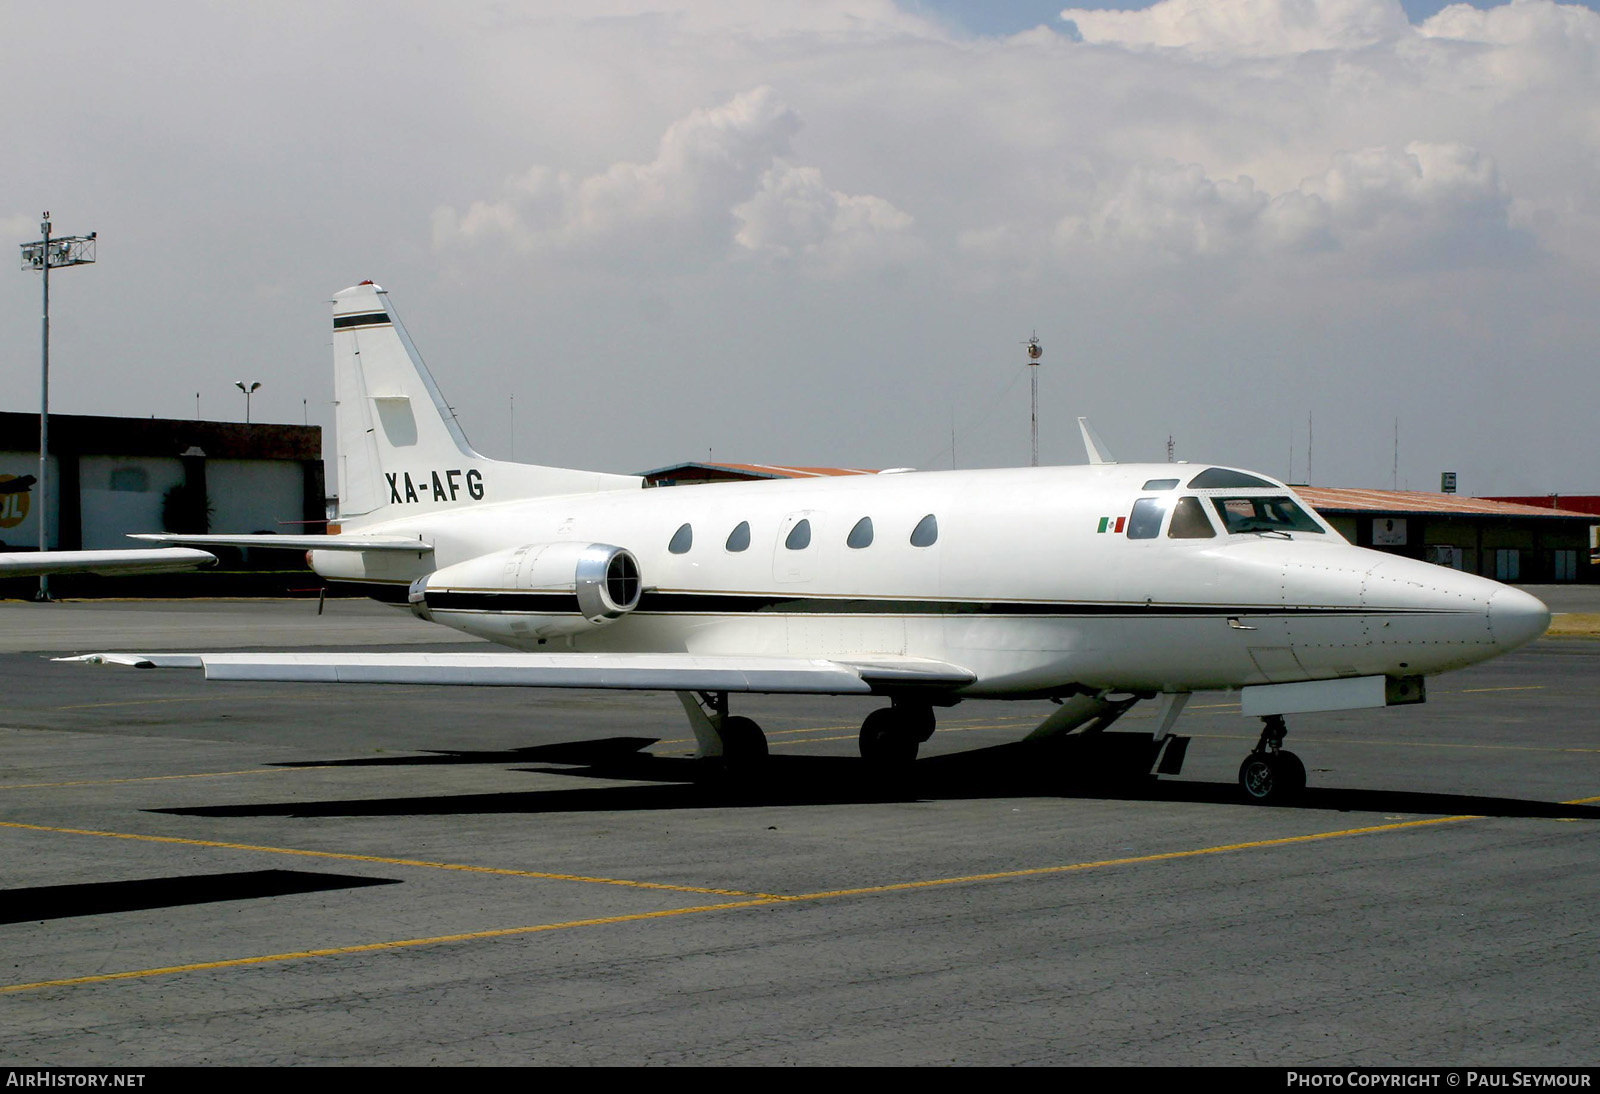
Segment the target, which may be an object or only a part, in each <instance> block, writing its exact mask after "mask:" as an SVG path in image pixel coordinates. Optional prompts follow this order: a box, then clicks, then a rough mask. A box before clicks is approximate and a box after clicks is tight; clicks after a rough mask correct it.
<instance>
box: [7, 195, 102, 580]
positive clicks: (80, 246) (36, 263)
mask: <svg viewBox="0 0 1600 1094" xmlns="http://www.w3.org/2000/svg"><path fill="white" fill-rule="evenodd" d="M39 230H40V232H42V233H43V237H44V238H42V239H37V240H35V241H34V242H32V243H24V244H23V245H22V268H23V269H24V270H38V271H39V272H40V273H41V274H43V275H44V309H43V312H42V314H41V317H40V320H39V550H41V551H48V550H49V549H50V271H51V269H52V268H54V267H56V266H87V265H88V264H90V263H91V262H93V261H94V251H95V237H96V236H97V235H99V233H98V232H90V233H89V234H88V235H86V236H56V237H55V238H53V239H52V238H51V236H50V211H49V210H48V209H47V210H45V212H44V213H43V215H42V216H41V217H40V224H39ZM34 599H36V600H49V599H50V579H49V577H47V576H45V575H42V574H41V575H40V577H39V591H38V592H37V593H35V594H34Z"/></svg>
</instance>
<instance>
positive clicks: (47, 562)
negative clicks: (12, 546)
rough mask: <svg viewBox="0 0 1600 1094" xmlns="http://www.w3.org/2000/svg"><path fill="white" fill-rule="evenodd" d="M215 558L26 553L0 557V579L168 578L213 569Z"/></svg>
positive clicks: (135, 552) (185, 551)
mask: <svg viewBox="0 0 1600 1094" xmlns="http://www.w3.org/2000/svg"><path fill="white" fill-rule="evenodd" d="M216 561H217V556H216V555H213V554H210V553H208V552H206V551H194V550H190V549H189V548H187V547H169V548H166V549H162V550H157V549H142V550H141V549H130V550H126V551H28V552H26V553H22V552H17V553H6V554H0V577H39V576H40V575H43V574H103V575H115V574H171V573H179V572H181V571H184V570H199V569H203V568H204V567H207V566H211V565H214V564H215V563H216Z"/></svg>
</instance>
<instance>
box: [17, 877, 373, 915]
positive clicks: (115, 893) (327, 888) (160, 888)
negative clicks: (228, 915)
mask: <svg viewBox="0 0 1600 1094" xmlns="http://www.w3.org/2000/svg"><path fill="white" fill-rule="evenodd" d="M399 884H400V881H399V879H397V878H373V877H354V876H350V875H346V874H321V873H315V872H311V871H305V870H250V871H246V872H243V873H233V874H194V875H190V876H187V877H157V878H140V879H138V880H136V881H96V882H87V883H84V884H79V885H38V886H34V887H33V888H31V889H0V923H37V922H42V921H44V920H47V919H68V918H71V917H73V916H83V915H115V914H117V913H119V912H142V911H149V910H151V909H154V908H180V907H186V906H189V905H194V904H215V903H218V902H220V901H225V900H259V899H261V898H262V897H275V896H290V895H293V894H297V893H326V892H331V891H333V890H336V889H359V888H365V887H366V886H369V885H399Z"/></svg>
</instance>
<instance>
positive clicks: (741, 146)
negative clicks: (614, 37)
mask: <svg viewBox="0 0 1600 1094" xmlns="http://www.w3.org/2000/svg"><path fill="white" fill-rule="evenodd" d="M799 129H800V118H799V115H798V114H796V113H795V111H794V110H792V109H791V108H790V107H788V106H787V105H785V104H784V103H783V102H782V101H780V100H779V99H778V97H777V95H776V94H775V93H774V92H773V90H772V89H771V88H768V87H759V88H756V89H754V90H751V91H746V92H743V93H741V94H738V95H735V96H734V97H733V98H731V99H730V100H728V101H727V102H725V103H723V104H722V105H720V106H716V107H712V108H708V109H698V110H695V111H693V112H691V113H690V114H688V115H686V116H685V117H683V118H680V119H678V120H677V121H675V122H673V123H672V124H671V125H670V126H668V127H667V130H666V132H665V133H664V134H662V136H661V140H660V142H659V145H658V147H657V152H656V158H655V159H654V160H651V161H650V162H649V163H631V162H622V163H616V164H613V165H612V166H611V167H609V168H607V169H606V170H605V171H602V172H600V173H598V174H595V175H590V176H587V177H582V178H579V177H576V176H574V175H572V174H570V173H567V172H563V171H557V170H555V169H552V168H550V167H547V166H542V165H539V166H534V167H532V168H530V169H529V170H528V171H527V172H525V173H524V174H523V175H522V176H520V177H519V178H516V179H513V180H512V181H511V182H510V183H509V184H508V185H507V186H506V188H505V190H504V192H503V193H502V194H501V195H500V196H499V197H498V198H496V199H493V200H485V201H476V202H473V203H472V204H471V205H470V206H468V207H467V209H466V211H465V212H464V213H458V212H457V211H456V210H455V209H453V208H450V207H442V208H440V209H439V210H438V211H436V212H435V214H434V243H435V245H436V246H440V247H446V246H449V245H452V244H455V243H458V242H467V243H473V242H480V241H485V240H490V239H507V240H510V241H511V242H513V243H514V244H515V245H516V246H517V247H519V248H521V249H523V250H525V251H536V252H537V251H566V252H571V251H577V250H583V249H587V248H600V249H604V248H605V247H606V246H607V245H609V244H613V243H619V242H620V243H622V244H625V245H626V246H628V247H629V248H630V251H633V252H635V253H636V252H637V250H638V249H639V248H640V247H641V246H642V245H645V244H648V246H649V247H650V248H652V249H656V250H669V249H670V250H673V251H676V252H677V253H680V254H681V253H682V251H683V250H684V249H686V248H687V249H689V250H696V249H704V248H713V249H716V248H726V247H727V246H728V245H729V244H730V241H731V244H732V245H734V246H736V247H737V248H739V249H741V250H743V251H747V252H754V253H761V254H765V255H768V256H772V257H781V258H789V257H801V256H825V257H827V258H828V259H830V260H831V261H840V260H843V259H845V258H848V257H850V256H852V255H864V254H866V253H868V251H869V250H870V244H871V241H872V240H873V239H874V238H875V237H877V236H880V235H887V234H895V233H900V232H903V231H905V230H906V229H907V228H909V227H910V224H911V218H910V217H909V216H907V215H906V214H905V213H903V212H901V211H900V210H898V209H896V208H895V207H894V206H893V205H892V204H890V203H889V202H887V201H885V200H883V199H882V198H878V197H874V196H872V195H864V194H847V193H844V192H842V191H839V190H834V189H831V188H829V187H828V186H827V185H825V184H824V182H823V180H822V173H821V172H820V171H819V170H818V169H817V168H815V167H806V166H800V165H797V164H794V163H793V162H791V161H790V160H789V159H787V158H785V157H786V155H787V154H788V153H789V151H790V148H791V143H792V141H793V138H794V136H795V134H796V133H797V132H799Z"/></svg>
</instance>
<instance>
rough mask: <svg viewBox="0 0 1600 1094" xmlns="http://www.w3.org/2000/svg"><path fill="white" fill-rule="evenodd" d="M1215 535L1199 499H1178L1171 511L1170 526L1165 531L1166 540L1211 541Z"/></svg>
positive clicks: (1215, 532) (1215, 531)
mask: <svg viewBox="0 0 1600 1094" xmlns="http://www.w3.org/2000/svg"><path fill="white" fill-rule="evenodd" d="M1216 534H1217V530H1216V529H1215V528H1213V527H1212V526H1211V520H1210V518H1208V517H1207V516H1206V507H1205V506H1203V505H1201V504H1200V499H1199V498H1192V497H1186V498H1179V499H1178V504H1177V506H1176V507H1174V508H1173V510H1172V525H1171V527H1169V528H1168V529H1167V538H1168V539H1211V538H1212V537H1214V536H1215V535H1216Z"/></svg>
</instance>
